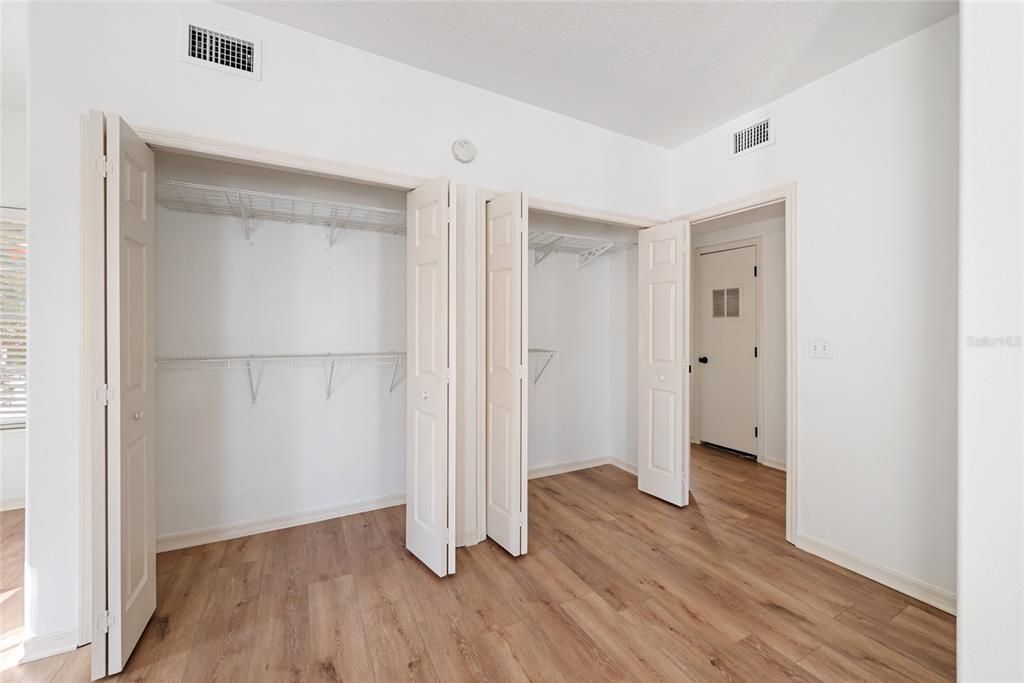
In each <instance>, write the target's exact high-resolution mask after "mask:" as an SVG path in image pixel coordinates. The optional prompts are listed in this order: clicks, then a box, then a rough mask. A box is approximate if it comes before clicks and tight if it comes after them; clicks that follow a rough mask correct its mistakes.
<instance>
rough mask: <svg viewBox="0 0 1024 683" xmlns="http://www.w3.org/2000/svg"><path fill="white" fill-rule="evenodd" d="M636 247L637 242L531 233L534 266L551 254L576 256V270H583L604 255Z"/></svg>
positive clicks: (538, 232) (539, 231)
mask: <svg viewBox="0 0 1024 683" xmlns="http://www.w3.org/2000/svg"><path fill="white" fill-rule="evenodd" d="M634 246H636V240H628V239H605V238H601V237H587V236H585V235H570V234H567V233H560V232H548V231H541V230H531V231H530V249H532V250H533V264H534V265H539V264H540V262H541V261H543V260H544V259H546V258H547V257H548V256H550V255H551V254H573V255H575V256H576V268H582V267H583V266H585V265H587V264H588V263H590V262H592V261H593V260H594V259H596V258H598V257H600V256H602V255H603V254H614V253H616V252H619V251H626V250H627V249H630V248H632V247H634Z"/></svg>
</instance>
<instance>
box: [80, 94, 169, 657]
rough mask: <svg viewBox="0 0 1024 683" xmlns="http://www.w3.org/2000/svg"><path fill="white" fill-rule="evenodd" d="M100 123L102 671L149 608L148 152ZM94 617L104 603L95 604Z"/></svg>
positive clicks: (113, 119) (133, 639)
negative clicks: (104, 395)
mask: <svg viewBox="0 0 1024 683" xmlns="http://www.w3.org/2000/svg"><path fill="white" fill-rule="evenodd" d="M106 129H107V143H106V144H107V159H108V160H109V163H108V167H107V169H108V170H107V174H108V175H107V185H106V195H107V196H106V204H107V384H108V386H109V389H110V393H109V396H110V404H109V406H108V408H107V610H108V611H109V614H110V617H111V618H110V619H109V620H108V624H109V633H108V636H107V673H108V674H114V673H117V672H119V671H121V670H122V669H123V668H124V665H125V663H126V662H127V661H128V657H129V656H131V653H132V650H133V649H134V648H135V644H136V643H137V642H138V641H139V636H141V635H142V631H143V630H144V629H145V628H146V624H147V623H148V622H149V618H150V617H151V616H152V615H153V610H154V609H156V505H155V495H156V476H155V474H156V472H155V460H154V453H153V449H154V437H153V431H154V422H153V420H154V409H153V406H154V402H153V394H154V384H153V362H154V361H153V354H154V317H153V314H154V310H153V249H154V246H155V241H154V239H155V228H156V219H155V214H154V209H155V206H154V204H153V188H154V184H153V174H154V159H153V152H152V150H150V149H149V147H147V146H146V144H145V143H144V142H142V140H141V139H140V138H139V136H138V135H136V133H135V131H133V130H132V129H131V128H129V127H128V125H127V124H125V123H124V121H122V120H121V118H120V117H118V116H117V115H114V114H107V115H106ZM94 609H95V610H96V612H97V613H99V614H100V615H101V616H100V618H102V611H103V607H102V606H101V605H96V606H94Z"/></svg>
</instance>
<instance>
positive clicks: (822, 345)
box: [808, 337, 835, 360]
mask: <svg viewBox="0 0 1024 683" xmlns="http://www.w3.org/2000/svg"><path fill="white" fill-rule="evenodd" d="M808 355H809V356H810V357H811V358H821V359H824V360H831V359H832V358H834V357H835V348H834V346H833V345H832V339H831V338H829V337H811V338H810V339H808Z"/></svg>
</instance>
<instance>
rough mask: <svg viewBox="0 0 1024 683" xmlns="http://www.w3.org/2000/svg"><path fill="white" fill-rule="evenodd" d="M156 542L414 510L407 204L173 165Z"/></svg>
mask: <svg viewBox="0 0 1024 683" xmlns="http://www.w3.org/2000/svg"><path fill="white" fill-rule="evenodd" d="M155 185H156V191H155V197H156V205H157V206H156V216H157V221H156V249H155V273H156V277H155V310H156V325H155V329H156V340H155V346H156V373H155V376H156V414H157V419H156V424H157V426H158V427H157V430H156V467H157V477H156V480H157V483H156V503H157V513H156V518H157V537H158V538H164V539H165V538H173V537H174V536H175V535H176V534H184V533H195V531H196V530H202V529H223V528H225V527H231V526H232V525H244V524H247V523H253V522H254V521H258V520H264V519H268V518H278V517H281V516H286V515H288V514H298V513H308V512H309V511H315V510H324V511H325V516H333V515H330V514H328V513H329V512H330V511H331V510H332V509H338V508H339V506H344V505H346V504H351V503H353V502H355V501H368V500H375V501H378V502H380V501H382V500H385V499H387V498H389V497H394V498H396V500H395V503H396V504H397V503H399V502H404V496H403V495H402V494H403V493H404V491H405V488H406V486H405V476H406V470H405V467H406V456H405V448H406V443H405V429H406V419H405V418H406V413H405V409H406V392H405V387H404V386H403V382H404V380H405V370H406V358H405V348H406V319H407V310H406V296H407V295H406V259H407V253H406V194H407V192H406V191H405V190H391V189H387V188H381V187H374V186H370V185H363V184H357V183H351V182H343V181H339V180H335V179H330V178H325V177H320V176H314V175H307V174H304V173H297V172H292V171H283V170H273V169H267V168H261V167H256V166H249V165H244V164H239V163H233V162H226V161H220V160H212V159H206V158H199V157H192V156H184V155H177V154H171V153H158V154H157V161H156V182H155Z"/></svg>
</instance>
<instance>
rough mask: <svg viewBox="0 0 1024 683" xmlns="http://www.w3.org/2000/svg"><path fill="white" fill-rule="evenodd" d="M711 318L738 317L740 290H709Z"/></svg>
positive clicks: (731, 288) (735, 288)
mask: <svg viewBox="0 0 1024 683" xmlns="http://www.w3.org/2000/svg"><path fill="white" fill-rule="evenodd" d="M711 317H712V318H738V317H740V288H739V287H727V288H723V289H713V290H711Z"/></svg>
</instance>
